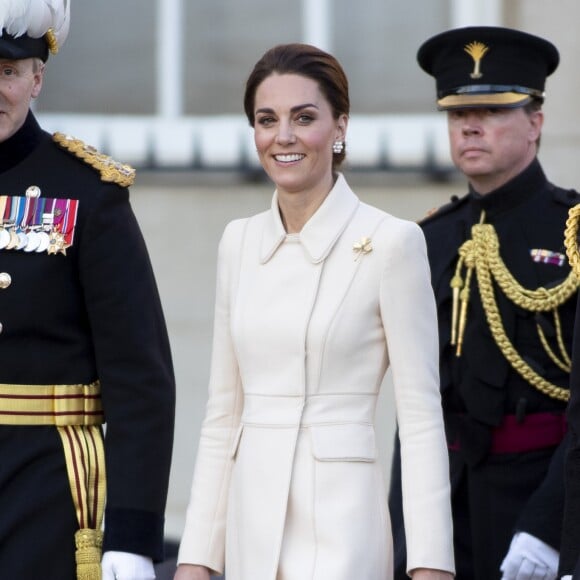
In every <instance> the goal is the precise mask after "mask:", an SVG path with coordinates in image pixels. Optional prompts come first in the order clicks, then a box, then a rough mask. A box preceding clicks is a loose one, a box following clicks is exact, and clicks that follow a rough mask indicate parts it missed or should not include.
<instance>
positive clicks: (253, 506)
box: [179, 176, 453, 580]
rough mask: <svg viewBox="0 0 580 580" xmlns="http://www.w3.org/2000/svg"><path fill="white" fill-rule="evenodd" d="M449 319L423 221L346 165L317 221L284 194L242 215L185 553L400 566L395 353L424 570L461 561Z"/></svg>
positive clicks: (259, 564) (414, 529)
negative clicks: (396, 549) (441, 338)
mask: <svg viewBox="0 0 580 580" xmlns="http://www.w3.org/2000/svg"><path fill="white" fill-rule="evenodd" d="M363 238H368V240H367V241H366V242H368V243H365V240H364V239H363ZM435 326H436V319H435V305H434V300H433V295H432V291H431V288H430V284H429V271H428V266H427V260H426V252H425V244H424V239H423V236H422V234H421V232H420V230H419V228H418V227H417V226H416V225H415V224H413V223H410V222H406V221H403V220H399V219H397V218H394V217H392V216H390V215H388V214H386V213H384V212H381V211H379V210H377V209H375V208H372V207H370V206H368V205H365V204H363V203H361V202H360V201H359V199H358V198H357V197H356V195H355V194H354V193H353V192H352V191H351V189H350V188H349V187H348V185H347V183H346V181H345V180H344V178H343V177H342V176H339V178H338V180H337V182H336V184H335V186H334V188H333V189H332V191H331V192H330V193H329V195H328V196H327V198H326V199H325V201H324V202H323V204H322V205H321V207H320V208H319V209H318V210H317V212H316V213H315V214H314V216H312V218H311V219H310V220H309V221H308V223H307V224H306V225H305V226H304V228H303V229H302V231H301V232H300V234H294V235H292V234H290V235H286V232H285V230H284V227H283V225H282V222H281V219H280V214H279V210H278V203H277V197H276V194H275V195H274V198H273V202H272V208H271V210H270V211H267V212H264V213H262V214H259V215H257V216H254V217H252V218H249V219H244V220H237V221H234V222H232V223H231V224H229V226H228V227H227V228H226V231H225V233H224V236H223V238H222V241H221V244H220V252H219V262H218V280H217V297H216V313H215V335H214V345H213V360H212V372H211V379H210V398H209V403H208V408H207V414H206V418H205V421H204V424H203V427H202V433H201V440H200V446H199V451H198V456H197V461H196V468H195V475H194V480H193V485H192V492H191V501H190V506H189V509H188V515H187V522H186V527H185V532H184V535H183V539H182V542H181V548H180V555H179V561H180V562H189V563H197V564H203V565H206V566H208V567H210V568H213V569H216V570H220V571H221V570H223V566H224V560H225V566H226V575H227V577H228V579H229V580H236V579H238V580H275V578H277V577H278V575H277V574H279V575H281V576H283V577H284V578H288V579H290V578H300V579H305V578H309V579H312V580H319V579H320V580H321V579H325V578H333V580H342V579H344V580H346V579H348V578H353V577H356V578H360V579H361V580H362V579H364V580H379V579H381V580H386V579H390V578H392V551H391V533H390V527H389V516H388V512H387V506H386V493H385V492H386V490H385V488H384V483H383V481H382V476H381V467H380V464H379V461H378V454H377V448H376V445H377V442H376V440H375V432H374V421H375V417H374V414H375V407H376V401H377V396H378V394H379V389H380V385H381V383H382V380H383V376H384V373H385V371H386V369H387V367H388V366H389V365H390V366H391V368H392V370H393V377H394V385H395V398H396V401H397V414H398V418H399V422H400V425H401V432H402V441H403V443H402V445H403V473H404V475H403V482H404V493H403V495H404V498H405V510H406V516H407V520H406V523H407V531H408V536H409V538H410V543H409V545H410V548H409V554H410V559H409V566H410V567H433V568H438V569H442V570H453V554H452V545H451V544H452V532H451V512H450V502H449V481H448V475H447V469H448V463H447V451H446V449H445V441H444V433H443V423H442V415H441V404H440V395H439V388H438V376H437V375H438V373H437V338H436V332H435ZM378 420H381V419H380V418H378Z"/></svg>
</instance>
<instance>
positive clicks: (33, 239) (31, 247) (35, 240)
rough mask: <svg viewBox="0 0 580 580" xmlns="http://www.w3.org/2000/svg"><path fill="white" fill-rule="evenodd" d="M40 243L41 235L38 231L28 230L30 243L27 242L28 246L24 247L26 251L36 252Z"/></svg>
mask: <svg viewBox="0 0 580 580" xmlns="http://www.w3.org/2000/svg"><path fill="white" fill-rule="evenodd" d="M39 244H40V236H39V234H38V232H35V231H34V230H32V231H30V232H28V243H27V244H26V247H25V248H24V251H25V252H34V251H35V250H36V248H38V246H39Z"/></svg>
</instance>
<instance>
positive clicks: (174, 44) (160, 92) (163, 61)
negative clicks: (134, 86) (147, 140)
mask: <svg viewBox="0 0 580 580" xmlns="http://www.w3.org/2000/svg"><path fill="white" fill-rule="evenodd" d="M184 22H185V14H184V9H183V0H157V38H156V39H155V42H156V57H157V62H156V73H157V74H156V90H157V114H158V115H159V116H162V117H166V118H175V117H179V116H181V115H182V114H183V100H184V99H183V23H184Z"/></svg>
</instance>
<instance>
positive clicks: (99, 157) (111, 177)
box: [52, 133, 135, 187]
mask: <svg viewBox="0 0 580 580" xmlns="http://www.w3.org/2000/svg"><path fill="white" fill-rule="evenodd" d="M52 139H53V141H54V142H55V143H56V144H57V145H59V146H60V147H62V148H63V149H64V150H66V151H69V152H70V153H72V154H73V155H76V156H77V157H78V158H79V159H81V160H82V161H84V162H85V163H86V164H87V165H90V166H91V167H93V168H94V169H96V170H97V171H99V173H100V174H101V180H102V181H106V182H109V183H116V184H117V185H120V186H121V187H129V186H131V185H133V183H134V182H135V169H133V167H131V166H130V165H126V164H124V163H120V162H119V161H115V160H114V159H113V158H112V157H109V155H105V154H104V153H99V151H97V150H96V149H95V148H94V147H92V146H90V145H87V144H86V143H85V142H84V141H81V140H80V139H75V138H74V137H71V136H69V135H65V134H63V133H54V134H53V136H52Z"/></svg>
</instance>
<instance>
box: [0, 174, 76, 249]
mask: <svg viewBox="0 0 580 580" xmlns="http://www.w3.org/2000/svg"><path fill="white" fill-rule="evenodd" d="M26 196H27V197H34V198H37V197H39V196H40V188H38V187H37V186H34V185H33V186H31V187H29V188H28V189H27V190H26ZM52 220H53V216H52V214H44V215H43V224H42V225H40V224H38V225H33V226H28V227H27V230H26V231H24V229H23V228H22V227H21V226H16V224H9V223H8V224H7V223H4V224H2V225H0V250H22V251H24V252H37V253H41V252H47V253H49V254H56V253H57V252H61V253H65V252H66V248H67V244H66V242H65V237H64V234H62V233H61V232H59V231H58V230H57V229H56V228H55V227H54V226H53V225H52Z"/></svg>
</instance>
